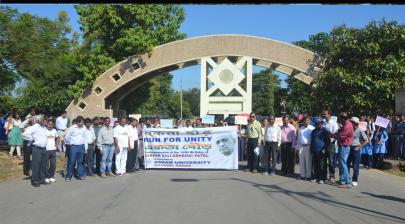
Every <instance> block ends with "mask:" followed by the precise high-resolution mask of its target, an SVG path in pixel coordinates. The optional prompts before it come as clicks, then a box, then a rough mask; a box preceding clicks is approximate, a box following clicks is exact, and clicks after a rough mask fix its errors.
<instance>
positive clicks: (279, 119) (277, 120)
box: [274, 117, 283, 126]
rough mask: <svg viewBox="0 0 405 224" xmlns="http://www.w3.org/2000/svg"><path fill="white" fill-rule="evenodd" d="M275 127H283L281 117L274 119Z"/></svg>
mask: <svg viewBox="0 0 405 224" xmlns="http://www.w3.org/2000/svg"><path fill="white" fill-rule="evenodd" d="M274 123H275V124H276V125H278V126H282V125H283V118H282V117H276V119H275V122H274Z"/></svg>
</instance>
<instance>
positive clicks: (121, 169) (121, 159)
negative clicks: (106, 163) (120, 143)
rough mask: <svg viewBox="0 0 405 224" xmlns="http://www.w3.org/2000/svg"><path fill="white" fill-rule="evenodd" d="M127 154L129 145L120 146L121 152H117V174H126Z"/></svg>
mask: <svg viewBox="0 0 405 224" xmlns="http://www.w3.org/2000/svg"><path fill="white" fill-rule="evenodd" d="M127 156H128V148H127V147H120V152H119V153H115V167H116V168H117V171H116V173H117V174H124V173H125V172H126V166H127Z"/></svg>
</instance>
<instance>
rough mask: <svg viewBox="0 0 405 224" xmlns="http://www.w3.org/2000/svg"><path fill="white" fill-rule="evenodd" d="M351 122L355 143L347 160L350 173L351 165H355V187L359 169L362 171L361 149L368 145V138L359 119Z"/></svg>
mask: <svg viewBox="0 0 405 224" xmlns="http://www.w3.org/2000/svg"><path fill="white" fill-rule="evenodd" d="M350 121H351V122H352V124H353V128H354V132H353V142H352V145H351V147H350V154H349V158H348V160H347V170H348V173H350V164H351V163H353V178H352V184H353V186H357V182H358V177H359V169H360V167H359V166H360V156H361V154H360V149H361V148H363V147H364V146H366V144H367V143H368V138H367V135H366V133H365V132H364V131H363V130H361V129H360V128H359V123H360V119H359V118H357V117H352V118H351V119H350Z"/></svg>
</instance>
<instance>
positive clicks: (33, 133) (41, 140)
mask: <svg viewBox="0 0 405 224" xmlns="http://www.w3.org/2000/svg"><path fill="white" fill-rule="evenodd" d="M35 122H36V123H35V124H34V125H33V126H32V128H27V129H26V130H25V131H24V133H23V137H24V139H26V140H27V141H32V144H33V145H32V176H31V184H32V186H34V187H39V186H40V184H49V183H47V182H45V178H46V177H45V173H46V171H45V169H46V165H45V164H46V144H47V141H48V138H47V135H46V128H45V127H44V116H43V115H37V116H35Z"/></svg>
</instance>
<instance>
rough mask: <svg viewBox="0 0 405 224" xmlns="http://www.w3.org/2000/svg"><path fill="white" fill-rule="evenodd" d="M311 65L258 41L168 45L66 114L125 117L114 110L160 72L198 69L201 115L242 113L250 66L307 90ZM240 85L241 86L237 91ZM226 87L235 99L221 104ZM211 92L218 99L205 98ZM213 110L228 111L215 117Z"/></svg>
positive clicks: (301, 55) (120, 68)
mask: <svg viewBox="0 0 405 224" xmlns="http://www.w3.org/2000/svg"><path fill="white" fill-rule="evenodd" d="M314 61H315V55H314V53H313V52H311V51H308V50H305V49H303V48H300V47H297V46H294V45H291V44H288V43H283V42H280V41H275V40H271V39H266V38H261V37H254V36H245V35H213V36H203V37H195V38H189V39H185V40H179V41H174V42H171V43H167V44H163V45H161V46H158V47H156V48H154V49H153V51H152V52H150V53H147V54H144V55H138V56H133V57H130V58H128V59H126V60H124V61H122V62H120V63H118V64H116V65H115V66H113V67H111V68H110V69H108V70H107V71H106V72H104V73H103V74H102V75H101V76H99V77H98V78H97V80H96V81H95V83H94V85H93V87H92V88H88V89H86V90H85V91H84V93H83V94H82V96H81V97H80V98H78V99H76V100H74V101H72V102H71V103H70V105H69V106H68V108H67V112H68V116H69V117H75V116H78V115H82V116H90V117H93V116H114V117H116V116H123V115H126V111H124V110H120V105H122V104H123V103H125V102H122V100H123V99H124V98H125V96H127V95H128V94H130V93H131V92H132V91H134V90H135V89H136V88H138V87H139V86H140V85H142V84H143V83H145V82H146V81H148V80H149V79H151V78H153V77H156V76H158V75H160V74H162V73H163V72H170V71H174V70H177V69H180V68H184V67H188V66H193V65H197V64H201V68H202V70H201V81H202V82H201V84H202V85H201V86H202V91H201V113H202V114H207V113H210V114H218V113H225V114H227V113H238V112H244V113H248V112H250V110H251V76H252V74H251V73H252V65H257V66H262V67H266V68H270V67H271V68H273V69H274V70H277V71H280V72H282V73H285V74H287V75H292V76H294V77H295V78H297V79H299V80H301V81H303V82H304V83H307V84H311V83H312V81H313V78H314V76H315V71H316V70H317V69H318V68H317V67H315V65H314V64H315V63H314ZM217 68H219V70H218V69H217ZM216 69H217V70H218V71H216ZM243 82H245V85H240V83H243ZM218 83H219V85H216V84H218ZM229 85H232V86H234V87H235V85H236V86H237V87H236V88H235V91H237V93H236V94H233V95H232V96H229V97H228V98H227V99H225V97H224V95H225V96H226V95H228V93H231V92H232V91H233V90H232V88H230V86H229ZM212 87H214V88H212ZM216 91H221V92H222V95H223V96H222V97H219V98H215V99H213V98H212V97H211V98H210V94H211V95H212V94H214V93H215V92H216ZM224 93H225V94H224ZM219 104H220V106H222V107H223V106H227V108H230V110H229V111H226V112H224V111H218V110H217V107H216V105H219Z"/></svg>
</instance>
